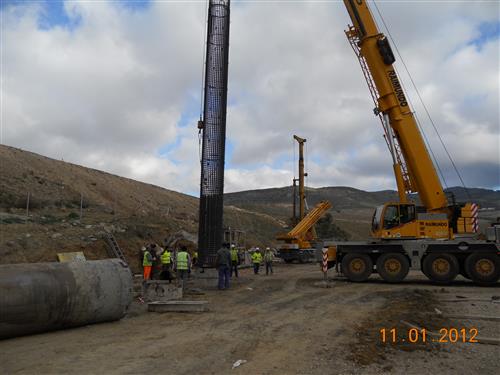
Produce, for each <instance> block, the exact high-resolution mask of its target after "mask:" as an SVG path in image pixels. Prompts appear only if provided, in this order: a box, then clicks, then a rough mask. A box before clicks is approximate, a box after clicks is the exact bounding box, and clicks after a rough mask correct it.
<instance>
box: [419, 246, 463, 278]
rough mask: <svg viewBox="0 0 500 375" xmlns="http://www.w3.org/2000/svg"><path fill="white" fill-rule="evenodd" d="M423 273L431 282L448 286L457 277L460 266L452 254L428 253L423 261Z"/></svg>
mask: <svg viewBox="0 0 500 375" xmlns="http://www.w3.org/2000/svg"><path fill="white" fill-rule="evenodd" d="M423 271H424V274H425V275H426V276H427V277H428V278H429V279H430V280H431V281H432V282H434V283H438V284H448V283H451V282H452V281H453V280H454V279H455V277H457V275H458V272H459V271H460V265H459V264H458V260H457V258H456V257H455V256H454V255H453V254H447V253H430V254H429V255H427V256H426V257H425V259H424V262H423Z"/></svg>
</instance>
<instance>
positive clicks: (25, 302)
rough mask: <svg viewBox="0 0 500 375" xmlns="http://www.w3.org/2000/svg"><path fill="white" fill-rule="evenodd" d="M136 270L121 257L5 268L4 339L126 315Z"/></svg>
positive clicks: (0, 274) (0, 320)
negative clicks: (132, 270) (133, 271)
mask: <svg viewBox="0 0 500 375" xmlns="http://www.w3.org/2000/svg"><path fill="white" fill-rule="evenodd" d="M131 302H132V273H131V272H130V269H129V268H128V266H127V265H126V263H125V262H123V261H121V260H118V259H109V260H96V261H85V262H69V263H32V264H24V263H23V264H6V265H1V266H0V339H4V338H9V337H15V336H22V335H27V334H33V333H39V332H44V331H51V330H56V329H63V328H69V327H77V326H82V325H87V324H91V323H98V322H106V321H112V320H118V319H121V318H122V317H123V316H125V314H126V311H127V309H128V306H129V305H130V303H131Z"/></svg>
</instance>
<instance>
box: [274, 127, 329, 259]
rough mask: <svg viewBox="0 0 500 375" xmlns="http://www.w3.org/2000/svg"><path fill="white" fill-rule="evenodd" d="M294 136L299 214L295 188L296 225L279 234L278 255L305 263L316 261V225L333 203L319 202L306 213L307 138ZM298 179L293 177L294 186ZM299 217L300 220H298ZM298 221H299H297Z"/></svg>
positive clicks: (294, 221)
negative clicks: (305, 162) (296, 149)
mask: <svg viewBox="0 0 500 375" xmlns="http://www.w3.org/2000/svg"><path fill="white" fill-rule="evenodd" d="M293 138H294V139H295V140H296V141H297V143H298V144H299V178H298V180H299V216H298V218H297V217H296V216H295V189H294V193H293V195H294V197H293V203H294V208H293V223H294V225H295V226H294V227H293V228H292V230H290V231H289V232H288V233H286V234H279V235H278V236H277V237H276V240H278V241H280V244H279V245H278V251H279V253H278V256H279V257H280V258H282V259H283V260H284V261H285V262H286V263H291V262H293V261H298V262H299V263H305V262H308V261H314V253H315V247H314V246H313V242H314V241H316V240H317V235H316V230H315V228H314V225H315V224H316V223H317V222H318V220H319V219H320V218H321V216H323V214H324V213H325V212H326V211H328V210H329V209H330V208H331V207H332V205H331V204H330V202H328V201H321V202H319V203H318V204H317V205H316V206H315V207H314V208H313V209H312V210H311V211H309V213H308V214H307V215H306V214H305V211H306V198H305V177H306V176H307V173H305V172H304V143H306V142H307V139H305V138H301V137H299V136H297V135H294V136H293ZM296 180H297V179H295V178H294V179H293V182H294V187H295V182H296ZM297 219H298V220H297ZM297 221H298V222H297Z"/></svg>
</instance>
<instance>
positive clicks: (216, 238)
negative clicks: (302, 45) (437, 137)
mask: <svg viewBox="0 0 500 375" xmlns="http://www.w3.org/2000/svg"><path fill="white" fill-rule="evenodd" d="M229 7H230V0H210V2H209V5H208V26H207V27H208V32H207V50H206V60H205V61H206V62H205V90H204V102H203V104H204V107H203V143H202V155H201V181H200V217H199V229H198V257H199V263H200V265H201V266H202V267H213V266H214V265H215V257H216V253H217V250H218V249H219V248H220V247H221V244H222V229H223V228H222V223H223V194H224V156H225V144H226V107H227V76H228V52H229Z"/></svg>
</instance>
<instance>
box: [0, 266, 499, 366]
mask: <svg viewBox="0 0 500 375" xmlns="http://www.w3.org/2000/svg"><path fill="white" fill-rule="evenodd" d="M331 276H335V275H334V273H333V272H332V275H331ZM321 279H322V275H321V274H320V273H319V272H318V269H317V266H316V265H313V264H306V265H279V266H277V267H275V274H274V275H272V276H265V275H257V276H254V275H253V274H251V271H250V270H248V269H247V270H243V271H242V272H241V276H240V278H239V280H237V281H236V282H235V283H234V284H233V286H232V288H231V289H230V290H228V291H217V290H205V291H204V294H203V295H190V296H187V297H186V298H188V299H202V300H206V301H208V302H209V305H210V311H209V312H206V313H191V314H186V313H184V314H182V313H166V314H158V313H147V312H145V309H144V306H143V305H142V306H141V305H140V304H139V303H138V302H134V305H133V306H132V308H131V312H130V314H129V316H128V317H127V318H125V319H123V320H121V321H119V322H113V323H104V324H97V325H92V326H87V327H82V328H76V329H70V330H65V331H59V332H51V333H45V334H40V335H34V336H28V337H21V338H16V339H10V340H4V341H1V342H0V373H6V374H10V373H85V374H96V373H100V374H113V373H135V374H145V373H171V374H197V373H198V374H225V373H235V374H236V373H241V374H379V373H380V374H381V373H392V374H402V373H405V374H422V373H426V372H429V373H436V372H437V371H439V373H442V374H451V373H460V374H479V373H480V374H498V373H500V346H494V345H481V344H471V343H463V342H456V343H448V344H443V343H432V342H428V343H425V344H424V343H422V342H419V343H416V344H410V343H407V342H406V343H403V342H399V343H396V344H391V343H389V344H384V343H382V342H381V338H380V332H379V331H380V329H382V328H388V329H390V328H393V327H396V328H398V336H400V337H399V338H401V339H402V337H406V331H405V329H406V328H404V327H405V326H404V325H403V324H402V323H401V321H402V320H404V321H409V322H411V323H413V324H417V325H419V326H420V327H424V328H427V329H429V330H437V331H439V328H441V327H456V328H461V327H464V328H467V329H469V328H470V327H477V328H478V330H479V336H488V337H496V338H499V337H500V327H499V325H500V324H499V323H498V322H489V321H470V320H464V319H461V320H457V319H447V318H445V317H443V315H444V314H448V313H455V314H469V315H470V314H475V315H489V316H497V317H498V316H500V304H498V303H494V302H493V301H495V300H492V299H491V297H493V296H496V295H500V290H499V288H498V287H490V288H481V287H474V286H472V285H471V284H470V283H469V282H466V281H457V282H456V283H455V284H454V285H453V286H449V287H445V288H442V287H440V286H435V285H431V284H429V283H428V282H427V281H425V280H424V279H423V278H421V277H420V276H415V275H413V276H411V277H410V279H409V281H407V282H406V283H404V284H399V285H389V284H385V283H383V282H381V281H380V279H379V278H378V277H377V276H376V275H374V276H372V279H371V280H370V281H369V282H367V283H363V284H353V283H348V282H345V281H343V280H340V279H339V280H336V281H332V282H330V283H329V284H328V285H329V286H330V287H329V288H323V287H321V286H320V285H321V282H320V281H321ZM457 295H458V296H460V297H466V298H463V300H464V301H463V302H461V301H460V302H444V300H450V299H457V298H459V297H456V296H457ZM470 298H474V299H481V301H477V300H476V301H470V300H469V299H470ZM435 308H438V310H440V311H441V312H442V313H443V314H441V315H439V314H437V313H436V312H435ZM239 359H244V360H246V361H247V362H246V363H244V364H243V365H241V366H240V367H238V368H236V369H234V370H232V369H231V367H232V365H233V363H234V362H235V361H237V360H239Z"/></svg>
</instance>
